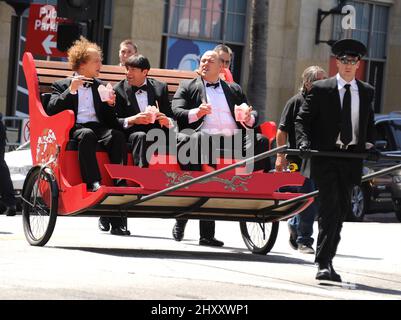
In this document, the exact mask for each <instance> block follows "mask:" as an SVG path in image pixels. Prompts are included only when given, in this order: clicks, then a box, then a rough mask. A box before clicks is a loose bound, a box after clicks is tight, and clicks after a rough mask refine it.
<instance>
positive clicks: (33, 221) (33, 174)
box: [22, 167, 58, 246]
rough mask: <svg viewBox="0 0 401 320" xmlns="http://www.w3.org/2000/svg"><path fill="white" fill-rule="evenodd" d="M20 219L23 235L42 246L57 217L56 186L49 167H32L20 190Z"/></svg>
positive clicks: (48, 236) (32, 242) (50, 232)
mask: <svg viewBox="0 0 401 320" xmlns="http://www.w3.org/2000/svg"><path fill="white" fill-rule="evenodd" d="M22 198H23V205H22V219H23V226H24V233H25V237H26V239H27V240H28V242H29V244H31V245H33V246H44V245H45V244H46V243H47V242H48V241H49V239H50V237H51V235H52V233H53V230H54V227H55V225H56V219H57V207H58V187H57V183H56V180H55V178H54V176H53V174H52V171H51V170H50V169H49V168H45V169H43V170H40V168H39V167H36V168H33V170H31V171H30V172H29V174H28V176H27V178H26V180H25V183H24V188H23V190H22Z"/></svg>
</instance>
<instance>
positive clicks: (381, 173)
mask: <svg viewBox="0 0 401 320" xmlns="http://www.w3.org/2000/svg"><path fill="white" fill-rule="evenodd" d="M398 169H401V164H397V165H395V166H392V167H389V168H386V169H383V170H380V171H377V172H373V173H370V174H367V175H365V176H363V177H362V179H361V181H362V182H365V181H369V180H371V179H373V178H376V177H380V176H384V175H385V174H387V173H390V172H392V171H395V170H398ZM318 195H319V191H318V190H316V191H313V192H310V193H305V194H303V195H302V196H299V197H295V198H292V199H290V200H286V201H283V202H281V203H280V204H279V205H278V206H277V207H283V206H286V205H289V204H291V203H294V202H298V201H302V200H306V199H308V198H311V197H317V196H318Z"/></svg>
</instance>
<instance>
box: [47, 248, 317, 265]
mask: <svg viewBox="0 0 401 320" xmlns="http://www.w3.org/2000/svg"><path fill="white" fill-rule="evenodd" d="M47 248H56V249H64V250H77V251H85V252H92V253H97V254H106V255H112V256H119V257H131V258H151V259H184V260H185V259H188V260H195V259H196V260H223V261H227V260H228V261H248V262H249V261H255V262H269V263H286V264H311V265H312V264H313V263H312V262H309V261H306V260H302V259H297V258H293V257H285V256H281V255H277V254H275V253H273V254H271V255H267V256H263V255H254V254H249V253H247V254H246V253H238V252H234V253H232V252H207V251H180V250H155V249H151V250H149V249H117V248H92V247H62V246H55V247H47Z"/></svg>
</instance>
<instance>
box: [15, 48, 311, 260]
mask: <svg viewBox="0 0 401 320" xmlns="http://www.w3.org/2000/svg"><path fill="white" fill-rule="evenodd" d="M23 68H24V73H25V77H26V81H27V85H28V91H29V115H30V135H31V154H32V159H33V164H34V167H33V168H32V169H31V171H30V173H29V174H28V176H27V178H26V180H25V184H24V190H23V195H22V197H23V199H24V205H23V221H24V231H25V235H26V237H27V240H28V242H29V243H30V244H32V245H39V246H41V245H44V244H46V242H47V241H48V240H49V239H50V237H51V234H52V232H53V229H54V226H55V222H56V218H57V215H64V216H70V215H77V214H79V215H86V216H116V215H117V216H120V215H121V216H127V217H148V218H179V217H181V218H186V219H214V220H231V221H240V224H241V231H242V235H243V237H244V240H245V243H246V244H247V246H248V247H249V248H250V249H251V250H252V251H253V252H257V253H267V252H268V251H269V250H270V249H271V247H272V246H273V244H274V241H275V238H276V236H277V230H278V221H279V220H281V219H284V218H286V217H289V216H291V215H294V214H296V213H297V212H299V211H301V210H303V209H304V208H305V207H306V206H308V205H309V204H310V203H311V202H312V201H313V200H312V199H311V198H305V199H302V200H300V201H291V199H293V198H295V197H297V196H300V194H295V193H284V192H278V190H279V188H280V187H282V186H294V185H295V186H298V185H302V183H303V180H304V179H303V177H302V176H301V175H299V174H298V173H286V172H285V173H262V172H255V173H252V174H247V175H237V174H236V172H235V170H233V169H232V170H229V169H230V167H231V166H232V165H231V166H229V167H227V170H225V172H222V173H220V174H218V176H216V175H214V174H213V173H208V176H207V177H206V178H204V179H203V178H200V181H199V183H196V184H192V183H188V185H185V188H183V187H181V188H175V187H174V186H176V185H180V184H181V185H182V184H183V183H184V184H185V183H187V182H188V181H190V180H193V179H195V178H199V177H201V176H203V175H205V172H187V171H181V170H180V169H179V167H178V166H177V165H176V164H165V165H157V166H153V167H152V166H150V167H149V168H139V167H136V166H133V165H132V157H131V158H130V157H129V162H128V165H126V166H123V165H115V164H109V161H108V160H109V159H108V156H107V153H106V152H104V151H102V150H99V151H98V152H97V160H98V163H99V167H100V170H101V175H102V186H101V188H100V189H99V190H98V191H97V192H88V190H87V188H86V184H85V183H83V182H82V180H81V177H80V169H79V163H78V156H77V151H76V146H74V143H73V142H71V141H69V131H70V129H71V128H72V127H73V125H74V115H73V112H72V111H69V110H68V111H63V112H61V113H59V114H56V115H53V116H48V115H47V114H46V112H45V109H44V108H43V105H44V104H46V99H43V94H46V93H50V86H51V84H52V83H53V82H54V81H56V80H59V79H62V78H65V77H67V76H70V75H72V71H71V69H70V68H69V65H68V63H65V62H54V61H42V60H34V59H33V57H32V55H31V54H30V53H25V54H24V58H23ZM149 76H150V77H153V78H156V79H158V80H160V81H164V82H166V83H167V84H168V90H169V95H170V97H172V96H173V95H174V92H175V91H176V89H177V88H178V85H179V83H180V82H181V81H182V80H183V79H192V78H194V77H195V76H196V74H195V73H194V72H188V71H177V70H164V69H151V70H150V72H149ZM124 77H125V68H124V67H120V66H109V65H104V66H103V67H102V69H101V73H100V76H99V78H100V79H101V80H103V81H105V82H110V83H111V84H113V85H114V84H115V83H117V82H118V81H120V80H122V79H124ZM41 95H42V97H41ZM42 99H43V100H44V103H43V104H42ZM261 130H262V133H267V136H268V138H269V140H270V141H272V139H273V138H274V135H275V126H274V124H272V123H270V124H269V123H265V124H263V125H262V126H261ZM275 153H277V150H272V152H271V154H272V155H274V154H275ZM234 166H235V165H234ZM116 178H123V179H126V180H127V181H128V186H127V187H115V186H113V183H112V179H116ZM166 188H167V189H166ZM163 189H166V190H165V192H163ZM170 189H171V190H170ZM160 192H161V193H160ZM158 194H160V195H159V196H157V195H158ZM145 200H146V201H145ZM247 222H253V223H255V222H256V223H258V224H260V226H261V230H262V231H263V235H264V238H265V240H266V241H265V242H264V244H263V245H260V244H257V243H255V241H254V240H253V239H252V235H251V234H250V232H249V230H248V228H247ZM265 223H266V224H269V223H272V228H271V229H270V231H268V230H267V229H268V228H265ZM38 225H39V226H40V227H38ZM267 232H270V233H269V234H267V235H266V233H267Z"/></svg>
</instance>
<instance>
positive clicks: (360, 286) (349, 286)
mask: <svg viewBox="0 0 401 320" xmlns="http://www.w3.org/2000/svg"><path fill="white" fill-rule="evenodd" d="M319 285H321V286H326V287H337V288H344V289H348V290H358V291H367V292H372V293H379V294H388V295H395V296H398V297H400V296H401V291H400V290H395V289H385V288H377V287H372V286H367V285H365V284H360V283H348V282H342V283H335V282H331V283H328V282H321V283H319Z"/></svg>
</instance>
